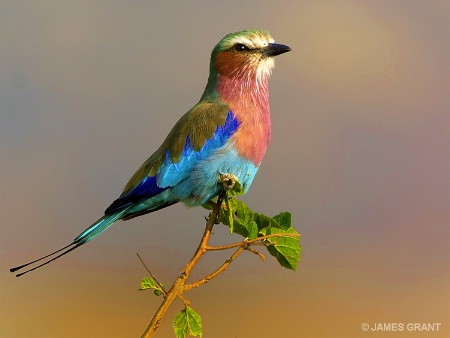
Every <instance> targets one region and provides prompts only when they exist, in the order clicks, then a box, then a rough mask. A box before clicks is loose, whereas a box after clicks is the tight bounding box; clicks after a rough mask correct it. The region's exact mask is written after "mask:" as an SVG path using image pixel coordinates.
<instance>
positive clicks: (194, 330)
mask: <svg viewBox="0 0 450 338" xmlns="http://www.w3.org/2000/svg"><path fill="white" fill-rule="evenodd" d="M173 329H174V331H175V336H176V337H177V338H185V337H186V334H187V333H188V331H189V335H190V336H193V337H201V336H202V319H201V317H200V316H199V315H198V313H197V312H195V311H194V310H193V309H192V308H191V307H190V306H186V308H185V309H184V310H181V311H180V312H178V314H177V315H176V316H175V318H174V320H173Z"/></svg>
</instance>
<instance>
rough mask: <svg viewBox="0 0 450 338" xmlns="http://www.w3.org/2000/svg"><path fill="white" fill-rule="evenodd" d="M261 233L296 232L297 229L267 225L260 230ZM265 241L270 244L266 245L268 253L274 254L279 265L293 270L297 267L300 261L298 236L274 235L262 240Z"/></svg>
mask: <svg viewBox="0 0 450 338" xmlns="http://www.w3.org/2000/svg"><path fill="white" fill-rule="evenodd" d="M260 234H262V235H271V234H280V235H282V234H297V231H295V229H293V228H289V229H287V230H284V229H279V228H273V227H270V226H269V227H267V228H265V229H263V230H262V231H260ZM264 241H265V242H266V243H270V244H272V245H270V246H268V247H267V250H268V251H269V253H270V254H271V255H272V256H274V257H275V258H276V259H277V261H278V263H280V265H281V266H283V267H285V268H287V269H290V270H294V271H295V269H296V268H297V265H298V262H299V261H300V252H301V249H302V248H301V246H300V243H299V242H300V239H299V237H291V236H275V237H271V238H268V239H266V240H264Z"/></svg>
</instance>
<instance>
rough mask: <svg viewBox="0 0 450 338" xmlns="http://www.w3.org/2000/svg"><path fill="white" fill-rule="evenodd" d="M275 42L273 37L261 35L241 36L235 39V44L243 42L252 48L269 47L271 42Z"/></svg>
mask: <svg viewBox="0 0 450 338" xmlns="http://www.w3.org/2000/svg"><path fill="white" fill-rule="evenodd" d="M273 42H274V40H273V39H265V38H263V37H261V36H253V37H251V38H248V37H245V36H239V37H237V38H235V39H234V40H233V44H236V43H242V44H244V45H246V46H248V47H249V48H252V49H254V48H263V47H267V45H268V44H269V43H273Z"/></svg>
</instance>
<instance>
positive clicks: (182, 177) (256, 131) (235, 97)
mask: <svg viewBox="0 0 450 338" xmlns="http://www.w3.org/2000/svg"><path fill="white" fill-rule="evenodd" d="M289 51H291V48H290V47H288V46H286V45H283V44H278V43H275V41H274V39H273V38H272V36H271V35H270V33H269V32H268V31H264V30H259V29H248V30H243V31H239V32H235V33H230V34H227V35H226V36H225V37H223V38H222V39H221V40H220V41H219V42H218V43H217V45H215V47H214V48H213V50H212V52H211V58H210V65H209V77H208V81H207V84H206V87H205V89H204V92H203V94H202V96H201V97H200V100H199V101H198V103H197V104H196V105H194V106H193V107H192V108H191V109H190V110H189V111H188V112H187V113H186V114H184V115H183V116H182V117H181V118H180V119H179V120H178V122H177V123H176V124H175V126H174V127H173V128H172V130H171V131H170V132H169V134H168V136H167V137H166V139H165V140H164V141H163V143H162V144H161V146H160V147H159V148H158V149H157V150H156V151H155V152H154V153H153V154H152V155H151V156H150V157H149V158H148V159H147V160H146V161H145V162H144V163H143V164H142V166H141V167H140V168H139V169H138V170H137V171H136V172H135V174H134V175H133V176H132V177H131V178H130V180H129V181H128V183H127V184H126V185H125V188H124V189H123V192H122V193H121V194H120V196H119V197H118V198H117V199H116V200H114V201H113V202H112V203H111V205H110V206H109V207H108V208H107V209H106V210H105V212H104V215H103V216H102V217H101V218H99V219H98V220H97V221H95V222H94V223H93V224H92V225H91V226H89V227H88V228H87V229H86V230H84V231H83V232H82V233H81V234H79V235H78V236H77V237H76V238H75V239H74V240H73V241H72V242H71V243H70V244H68V245H66V246H64V247H63V248H61V249H59V250H57V251H54V252H52V253H50V254H48V255H46V256H43V257H41V258H39V259H36V260H34V261H31V262H29V263H26V264H23V265H20V266H17V267H14V268H11V269H10V271H11V272H15V271H18V270H21V269H23V268H25V267H28V266H29V265H31V264H34V263H38V262H41V261H42V260H44V259H47V260H46V261H44V262H41V263H40V264H39V265H37V266H35V267H33V268H29V269H28V270H26V271H25V272H21V273H19V274H17V275H16V276H17V277H19V276H22V275H24V274H26V273H28V272H30V271H33V270H35V269H38V268H40V267H42V266H44V265H46V264H48V263H50V262H52V261H54V260H56V259H58V258H60V257H61V256H63V255H65V254H67V253H69V252H70V251H72V250H74V249H76V248H78V247H79V246H81V245H83V244H85V243H87V242H89V241H91V240H93V239H94V238H95V237H97V236H98V235H100V234H101V233H102V232H104V231H105V230H106V229H108V228H109V227H110V226H111V225H112V224H113V223H115V222H116V221H118V220H129V219H132V218H134V217H137V216H142V215H144V214H147V213H151V212H154V211H157V210H160V209H162V208H166V207H168V206H171V205H173V204H175V203H178V202H182V203H184V204H185V205H186V206H188V207H195V206H200V205H203V204H205V203H207V202H208V201H210V200H211V199H213V198H214V197H216V196H218V194H219V193H220V191H221V189H222V188H223V184H224V182H225V181H228V182H229V183H231V184H234V182H236V181H238V182H239V183H240V184H241V186H242V188H243V189H244V192H247V191H248V189H249V187H250V185H251V184H252V181H253V179H254V177H255V174H256V173H257V171H258V169H259V167H260V165H261V162H262V159H263V157H264V155H265V153H266V150H267V148H268V146H269V143H270V139H271V120H270V107H269V91H268V79H269V77H270V75H271V73H272V69H273V67H274V57H275V56H277V55H280V54H283V53H286V52H289ZM55 255H56V256H55Z"/></svg>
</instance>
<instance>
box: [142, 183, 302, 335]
mask: <svg viewBox="0 0 450 338" xmlns="http://www.w3.org/2000/svg"><path fill="white" fill-rule="evenodd" d="M226 194H227V191H226V189H224V190H223V191H222V192H221V193H220V195H219V197H218V199H217V202H216V203H211V205H212V207H213V208H212V211H211V213H210V215H209V218H208V219H207V223H206V228H205V231H204V232H203V236H202V239H201V241H200V244H199V245H198V247H197V250H196V251H195V253H194V255H193V256H192V258H191V260H190V261H189V263H188V264H187V265H186V267H185V268H184V270H183V271H182V272H181V274H180V275H179V276H178V278H177V279H176V280H175V282H174V283H173V285H172V287H171V288H170V290H169V291H167V292H166V291H165V290H164V288H163V286H162V285H161V284H160V283H159V282H158V281H157V280H156V278H155V277H154V276H153V275H152V273H151V272H150V270H149V269H148V268H147V266H146V265H145V264H144V262H143V261H142V259H141V257H139V255H138V257H139V259H140V260H141V262H142V264H144V267H145V268H146V269H147V271H148V272H149V274H150V276H151V277H152V278H153V279H154V280H155V282H156V283H157V284H158V286H159V287H161V290H162V291H163V297H164V300H163V302H162V303H161V305H160V307H159V308H158V310H157V311H156V313H155V315H154V316H153V319H152V321H151V322H150V324H149V325H148V327H147V329H146V330H145V332H144V333H143V335H142V338H148V337H151V336H152V335H153V334H154V333H155V332H156V330H157V329H158V328H159V325H160V324H161V320H162V318H163V317H164V314H165V313H166V311H167V309H168V308H169V307H170V305H171V304H172V302H173V301H174V300H175V299H176V298H180V299H181V300H182V301H183V303H184V304H185V306H187V305H189V301H188V300H187V299H186V298H184V295H183V292H185V291H188V290H191V289H193V288H196V287H198V286H200V285H202V284H205V283H207V282H209V281H210V280H211V279H213V278H214V277H216V276H217V275H218V274H220V273H221V272H223V271H225V270H226V269H227V268H228V266H229V265H230V264H231V262H233V261H234V260H235V259H236V258H237V257H238V256H239V255H240V254H241V253H242V252H243V251H244V250H248V251H250V252H252V253H254V254H256V255H258V256H259V257H260V258H261V259H262V260H265V259H266V258H265V256H264V255H263V254H262V253H260V252H259V251H258V250H256V249H254V248H251V246H255V245H266V246H267V245H275V244H276V242H272V243H265V242H264V240H266V239H269V238H274V237H287V236H289V237H299V236H300V235H299V234H286V233H285V234H270V235H266V236H261V237H257V238H254V239H251V240H245V241H243V242H239V243H234V244H229V245H223V246H209V245H208V241H209V239H210V237H211V233H212V230H213V227H214V225H215V224H216V221H217V217H218V215H219V212H220V208H221V206H222V202H223V201H224V199H225V197H226ZM233 248H237V250H236V251H235V252H234V253H233V254H232V255H231V256H230V258H228V259H227V260H226V261H225V262H224V263H223V264H222V265H221V266H220V267H219V268H218V269H217V270H216V271H214V272H213V273H211V274H209V275H208V276H206V277H204V278H202V279H200V280H198V281H196V282H193V283H190V284H186V280H187V279H188V277H189V274H190V273H191V271H192V269H193V268H194V266H195V265H196V264H197V262H198V260H199V259H200V257H201V256H203V255H204V254H205V253H206V252H207V251H214V250H227V249H233Z"/></svg>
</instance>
